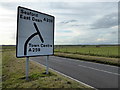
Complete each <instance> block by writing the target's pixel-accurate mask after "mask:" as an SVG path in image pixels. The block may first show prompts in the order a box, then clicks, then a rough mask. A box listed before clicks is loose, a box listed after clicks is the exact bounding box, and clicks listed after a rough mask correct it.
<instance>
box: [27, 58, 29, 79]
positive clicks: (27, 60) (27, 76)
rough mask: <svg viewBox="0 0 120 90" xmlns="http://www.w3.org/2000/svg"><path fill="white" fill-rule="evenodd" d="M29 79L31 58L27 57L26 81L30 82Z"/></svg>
mask: <svg viewBox="0 0 120 90" xmlns="http://www.w3.org/2000/svg"><path fill="white" fill-rule="evenodd" d="M28 77H29V57H26V81H28V79H29V78H28Z"/></svg>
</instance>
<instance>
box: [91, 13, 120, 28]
mask: <svg viewBox="0 0 120 90" xmlns="http://www.w3.org/2000/svg"><path fill="white" fill-rule="evenodd" d="M117 15H118V14H117V13H111V14H108V15H105V16H103V17H102V18H101V19H99V20H97V21H96V22H95V23H93V24H92V28H91V29H101V28H111V27H114V26H117V25H118V16H117Z"/></svg>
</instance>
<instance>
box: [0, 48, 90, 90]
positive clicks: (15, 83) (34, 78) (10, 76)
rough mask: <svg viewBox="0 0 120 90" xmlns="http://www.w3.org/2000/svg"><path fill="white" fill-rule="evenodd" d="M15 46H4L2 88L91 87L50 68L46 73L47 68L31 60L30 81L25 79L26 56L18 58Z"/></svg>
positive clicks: (82, 88)
mask: <svg viewBox="0 0 120 90" xmlns="http://www.w3.org/2000/svg"><path fill="white" fill-rule="evenodd" d="M15 53H16V51H15V46H3V48H2V50H1V52H0V54H2V89H3V90H6V88H9V89H11V90H13V89H15V90H16V89H18V88H20V90H22V89H23V88H28V89H30V90H31V89H34V88H37V89H38V88H75V89H76V88H79V89H80V90H85V88H89V87H87V86H85V85H83V84H81V83H78V82H76V81H74V80H71V79H69V78H66V77H64V76H62V75H60V74H58V73H56V72H53V71H52V70H50V72H49V74H45V68H44V67H42V66H41V65H39V64H36V63H35V62H32V61H30V64H29V66H30V68H29V81H26V80H25V58H16V56H15Z"/></svg>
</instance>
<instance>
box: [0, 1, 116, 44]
mask: <svg viewBox="0 0 120 90" xmlns="http://www.w3.org/2000/svg"><path fill="white" fill-rule="evenodd" d="M18 6H22V7H26V8H30V9H32V10H36V11H39V12H43V13H47V14H50V15H53V16H55V31H54V35H55V36H54V40H55V41H54V43H55V45H78V44H82V45H83V44H90V45H93V44H118V0H0V11H1V12H0V45H16V33H17V7H18Z"/></svg>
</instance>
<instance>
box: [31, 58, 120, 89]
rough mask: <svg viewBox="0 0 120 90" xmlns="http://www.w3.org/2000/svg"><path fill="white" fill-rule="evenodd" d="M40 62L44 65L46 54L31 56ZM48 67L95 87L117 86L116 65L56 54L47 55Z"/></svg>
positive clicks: (119, 74) (118, 74)
mask: <svg viewBox="0 0 120 90" xmlns="http://www.w3.org/2000/svg"><path fill="white" fill-rule="evenodd" d="M30 59H31V60H34V61H36V62H38V63H40V64H43V65H46V56H40V57H32V58H30ZM48 62H49V63H48V64H49V67H50V68H52V69H54V70H56V71H58V72H60V73H63V74H65V75H67V76H70V77H72V78H74V79H77V80H78V81H81V82H83V83H86V84H88V85H90V86H92V87H94V88H97V89H105V88H109V89H113V88H118V86H119V85H118V83H119V81H118V77H119V76H120V73H118V69H119V68H118V67H116V66H110V65H105V64H97V63H92V62H87V61H81V60H75V59H69V58H62V57H56V56H50V57H49V61H48Z"/></svg>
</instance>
